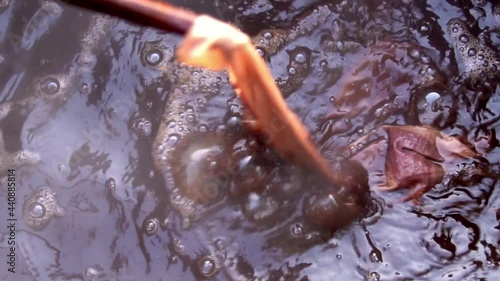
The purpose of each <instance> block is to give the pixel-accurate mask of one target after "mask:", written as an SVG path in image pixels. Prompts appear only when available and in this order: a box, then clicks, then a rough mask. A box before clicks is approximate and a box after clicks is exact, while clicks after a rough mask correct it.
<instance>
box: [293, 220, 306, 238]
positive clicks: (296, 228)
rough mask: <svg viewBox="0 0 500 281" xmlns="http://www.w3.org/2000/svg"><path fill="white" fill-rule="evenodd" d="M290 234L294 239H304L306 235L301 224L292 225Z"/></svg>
mask: <svg viewBox="0 0 500 281" xmlns="http://www.w3.org/2000/svg"><path fill="white" fill-rule="evenodd" d="M290 232H291V233H292V236H293V237H302V236H303V235H304V226H302V224H300V223H296V224H294V225H292V227H291V229H290Z"/></svg>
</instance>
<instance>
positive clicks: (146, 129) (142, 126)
mask: <svg viewBox="0 0 500 281" xmlns="http://www.w3.org/2000/svg"><path fill="white" fill-rule="evenodd" d="M132 127H133V129H134V131H135V132H136V133H137V134H138V135H140V136H145V137H147V136H149V135H151V132H152V130H153V129H152V127H153V125H152V124H151V121H149V120H148V119H146V118H144V117H141V118H138V119H137V120H135V121H134V123H133V125H132Z"/></svg>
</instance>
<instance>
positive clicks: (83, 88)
mask: <svg viewBox="0 0 500 281" xmlns="http://www.w3.org/2000/svg"><path fill="white" fill-rule="evenodd" d="M88 90H89V85H87V83H82V85H81V86H80V93H82V94H85V93H87V92H88Z"/></svg>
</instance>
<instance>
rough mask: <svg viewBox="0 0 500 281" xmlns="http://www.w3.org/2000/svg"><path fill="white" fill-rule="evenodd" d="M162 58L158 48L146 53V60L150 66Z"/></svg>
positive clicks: (156, 63)
mask: <svg viewBox="0 0 500 281" xmlns="http://www.w3.org/2000/svg"><path fill="white" fill-rule="evenodd" d="M162 60H163V55H162V54H161V52H160V51H158V50H153V51H151V52H149V53H148V54H147V55H146V62H147V63H148V64H149V65H150V66H157V65H158V64H159V63H160V62H161V61H162Z"/></svg>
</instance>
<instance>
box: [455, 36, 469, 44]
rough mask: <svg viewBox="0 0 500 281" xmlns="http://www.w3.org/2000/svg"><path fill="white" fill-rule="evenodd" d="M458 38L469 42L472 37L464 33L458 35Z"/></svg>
mask: <svg viewBox="0 0 500 281" xmlns="http://www.w3.org/2000/svg"><path fill="white" fill-rule="evenodd" d="M458 40H459V41H460V42H462V43H468V42H469V40H470V39H469V36H468V35H466V34H462V35H460V37H458Z"/></svg>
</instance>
